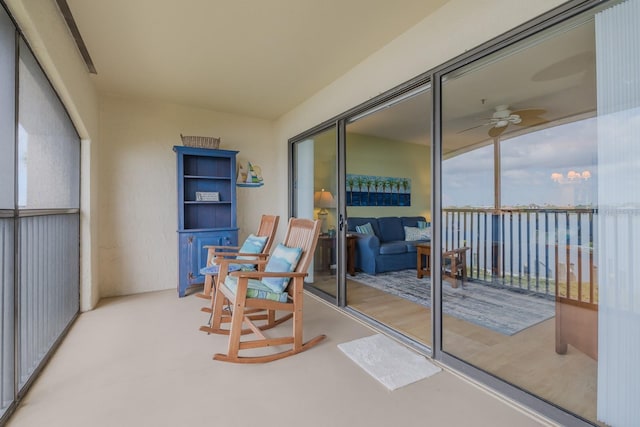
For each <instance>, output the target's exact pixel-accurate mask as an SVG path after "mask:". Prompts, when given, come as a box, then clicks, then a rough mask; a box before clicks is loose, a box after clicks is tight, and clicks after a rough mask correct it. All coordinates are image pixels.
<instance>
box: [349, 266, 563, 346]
mask: <svg viewBox="0 0 640 427" xmlns="http://www.w3.org/2000/svg"><path fill="white" fill-rule="evenodd" d="M349 279H350V280H356V281H358V282H360V283H362V284H364V285H368V286H371V287H374V288H376V289H380V290H382V291H384V292H388V293H390V294H393V295H396V296H399V297H401V298H404V299H407V300H409V301H413V302H415V303H418V304H420V305H423V306H425V307H431V279H429V278H422V279H418V278H417V277H416V270H400V271H392V272H389V273H379V274H377V275H375V276H371V275H369V274H365V273H358V274H357V275H356V276H355V277H350V278H349ZM442 299H443V312H444V314H448V315H450V316H454V317H457V318H458V319H462V320H466V321H468V322H471V323H475V324H476V325H479V326H483V327H485V328H488V329H491V330H493V331H496V332H500V333H501V334H504V335H514V334H516V333H518V332H520V331H522V330H524V329H526V328H529V327H531V326H533V325H536V324H538V323H540V322H542V321H544V320H547V319H549V318H551V317H553V316H554V315H555V305H554V302H553V301H550V300H548V299H545V298H544V297H541V296H537V295H535V294H533V293H523V292H521V291H512V290H509V289H508V288H500V287H493V286H490V285H485V284H481V283H479V282H471V281H466V282H465V283H464V285H463V286H461V287H458V288H456V289H454V288H452V287H451V285H449V284H448V283H444V284H443V286H442Z"/></svg>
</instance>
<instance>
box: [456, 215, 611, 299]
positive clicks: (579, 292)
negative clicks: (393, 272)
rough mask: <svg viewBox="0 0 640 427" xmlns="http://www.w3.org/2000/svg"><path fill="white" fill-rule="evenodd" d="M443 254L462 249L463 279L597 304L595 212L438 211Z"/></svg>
mask: <svg viewBox="0 0 640 427" xmlns="http://www.w3.org/2000/svg"><path fill="white" fill-rule="evenodd" d="M443 224H444V228H443V245H444V247H445V250H451V249H454V248H460V247H468V248H469V252H468V253H467V257H466V259H467V271H468V277H469V278H470V279H472V280H478V281H482V282H485V283H487V284H492V285H496V286H505V287H509V288H513V289H518V290H522V291H523V292H533V293H536V294H539V295H545V296H549V297H553V296H555V294H556V287H557V288H558V294H559V295H561V296H566V297H570V298H571V299H575V300H578V301H584V302H588V303H595V302H597V277H598V275H597V266H596V264H595V263H596V261H597V257H596V255H595V253H594V248H595V245H594V241H595V240H596V239H597V226H596V225H597V211H596V210H595V209H578V208H575V209H574V208H568V209H538V208H526V209H500V210H494V209H476V208H469V209H466V208H449V209H443Z"/></svg>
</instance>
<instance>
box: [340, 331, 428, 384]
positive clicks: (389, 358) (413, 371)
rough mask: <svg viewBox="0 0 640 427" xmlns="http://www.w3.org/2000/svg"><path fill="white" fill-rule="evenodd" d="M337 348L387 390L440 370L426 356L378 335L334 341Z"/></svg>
mask: <svg viewBox="0 0 640 427" xmlns="http://www.w3.org/2000/svg"><path fill="white" fill-rule="evenodd" d="M338 348H339V349H340V350H342V352H343V353H344V354H346V355H347V356H348V357H349V358H350V359H351V360H353V361H354V362H356V363H357V364H358V365H360V367H361V368H362V369H364V370H365V371H366V372H367V373H368V374H369V375H371V376H372V377H373V378H375V379H376V380H378V381H379V382H381V383H382V384H383V385H384V386H385V387H387V388H388V389H389V390H395V389H397V388H400V387H404V386H405V385H408V384H411V383H414V382H416V381H418V380H421V379H423V378H427V377H430V376H431V375H433V374H436V373H438V372H440V370H441V369H440V368H439V367H437V366H436V365H434V364H433V363H431V362H429V361H428V360H427V358H426V357H424V356H421V355H419V354H418V353H415V352H413V351H411V350H409V349H408V348H407V347H405V346H403V345H402V344H400V343H398V342H396V341H394V340H392V339H391V338H389V337H387V336H385V335H382V334H377V335H372V336H370V337H366V338H360V339H357V340H354V341H349V342H346V343H342V344H338Z"/></svg>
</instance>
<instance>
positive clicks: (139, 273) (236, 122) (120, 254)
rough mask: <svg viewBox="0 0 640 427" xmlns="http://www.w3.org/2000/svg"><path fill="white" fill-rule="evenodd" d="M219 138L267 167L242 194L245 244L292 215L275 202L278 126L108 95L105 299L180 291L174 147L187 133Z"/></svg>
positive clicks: (102, 248) (104, 119)
mask: <svg viewBox="0 0 640 427" xmlns="http://www.w3.org/2000/svg"><path fill="white" fill-rule="evenodd" d="M181 133H182V134H185V135H203V136H217V137H221V138H222V142H221V144H220V148H223V149H228V150H238V151H240V153H239V154H238V160H239V161H240V162H246V161H247V160H250V161H252V162H255V163H257V164H259V165H260V166H261V167H262V173H263V177H264V180H265V185H264V186H263V187H259V188H238V225H239V226H240V238H241V239H243V238H244V237H246V235H247V234H248V233H250V232H254V231H255V229H256V228H257V224H258V222H259V218H260V215H261V214H262V213H263V212H266V211H269V212H274V213H276V214H280V215H285V214H286V206H276V205H274V204H273V203H270V201H271V195H270V194H271V193H272V192H274V191H275V190H274V188H277V189H279V190H278V191H281V188H282V186H283V185H286V183H283V182H275V179H274V176H278V173H277V171H276V170H275V169H274V168H273V167H272V164H273V163H274V161H273V156H274V154H273V150H272V149H271V148H270V143H271V141H272V140H273V137H272V124H271V123H270V122H268V121H265V120H259V119H250V118H244V117H239V116H234V115H230V114H225V113H216V112H213V111H208V110H202V109H197V108H190V107H184V106H179V105H174V104H162V103H157V102H149V101H140V100H131V99H126V98H119V97H114V96H105V97H103V98H102V99H101V102H100V138H101V141H103V144H102V146H101V150H100V202H99V204H100V227H99V229H100V231H99V242H100V244H99V254H100V280H101V282H100V283H101V285H100V286H101V293H102V296H113V295H126V294H133V293H138V292H147V291H153V290H159V289H169V288H174V287H176V283H177V265H178V261H177V257H178V249H177V241H178V239H177V234H176V229H177V206H176V204H177V202H176V198H177V190H176V156H175V153H174V152H173V150H172V147H173V146H174V145H182V142H181V140H180V134H181Z"/></svg>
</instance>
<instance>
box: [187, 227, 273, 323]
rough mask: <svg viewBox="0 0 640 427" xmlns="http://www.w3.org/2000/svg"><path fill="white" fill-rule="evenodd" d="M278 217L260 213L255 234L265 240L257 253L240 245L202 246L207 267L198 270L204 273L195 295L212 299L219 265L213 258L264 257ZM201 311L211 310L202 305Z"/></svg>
mask: <svg viewBox="0 0 640 427" xmlns="http://www.w3.org/2000/svg"><path fill="white" fill-rule="evenodd" d="M279 220H280V217H279V216H277V215H262V218H261V219H260V226H259V227H258V232H257V233H256V234H255V235H256V236H257V237H266V238H267V240H266V242H265V245H264V247H263V248H262V251H261V252H260V253H259V254H253V253H243V252H242V251H240V250H241V247H240V246H204V248H206V249H208V253H207V264H206V265H207V267H205V268H203V269H202V270H201V271H200V274H203V275H204V277H205V278H204V289H203V291H202V293H199V294H196V296H198V297H200V298H204V299H212V297H213V293H212V289H213V288H214V286H215V280H216V276H217V275H218V270H219V266H218V265H215V264H214V262H213V260H214V259H215V258H216V257H229V258H235V257H244V258H245V259H246V258H256V259H261V258H262V259H264V258H266V256H268V255H269V251H270V250H271V245H272V244H273V239H274V237H275V235H276V230H277V229H278V221H279ZM245 264H250V262H248V261H245ZM240 265H241V264H240V263H238V264H234V265H233V267H232V269H238V270H239V269H240V268H241V267H240ZM202 311H205V312H207V313H208V312H211V309H210V308H209V307H204V308H203V309H202Z"/></svg>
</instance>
